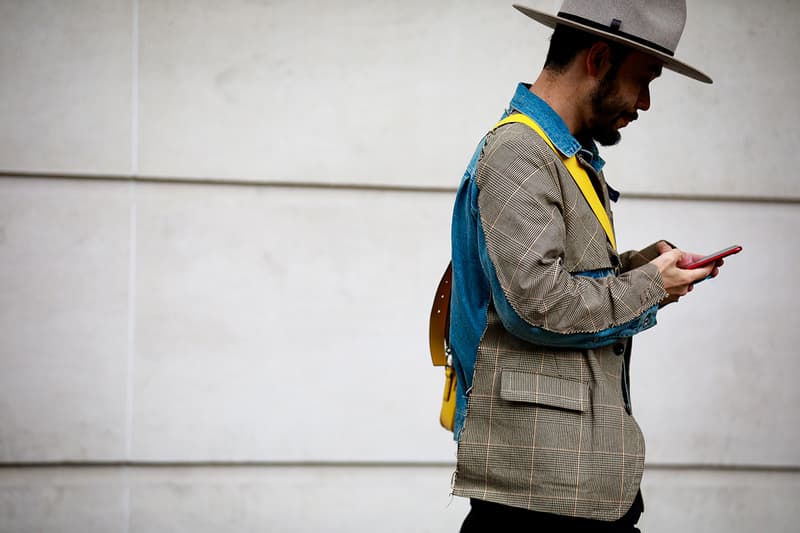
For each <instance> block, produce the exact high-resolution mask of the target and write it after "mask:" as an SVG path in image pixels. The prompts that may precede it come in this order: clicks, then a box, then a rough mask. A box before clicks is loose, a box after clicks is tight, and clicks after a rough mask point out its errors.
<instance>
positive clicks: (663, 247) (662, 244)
mask: <svg viewBox="0 0 800 533" xmlns="http://www.w3.org/2000/svg"><path fill="white" fill-rule="evenodd" d="M672 249H673V248H672V246H670V245H669V244H667V243H666V241H658V243H656V250H658V253H659V254H664V253H667V252H669V251H670V250H672Z"/></svg>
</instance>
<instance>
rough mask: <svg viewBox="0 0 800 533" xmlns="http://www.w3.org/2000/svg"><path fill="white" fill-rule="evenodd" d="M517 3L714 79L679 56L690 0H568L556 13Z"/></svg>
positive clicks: (543, 18)
mask: <svg viewBox="0 0 800 533" xmlns="http://www.w3.org/2000/svg"><path fill="white" fill-rule="evenodd" d="M514 7H515V8H516V9H518V10H519V11H521V12H522V13H524V14H526V15H528V16H529V17H530V18H532V19H533V20H535V21H537V22H541V23H542V24H544V25H545V26H549V27H551V28H554V27H555V26H556V25H557V24H558V25H563V26H569V27H570V28H576V29H579V30H583V31H586V32H589V33H592V34H595V35H599V36H601V37H604V38H606V39H609V40H612V41H616V42H619V43H622V44H624V45H626V46H630V47H631V48H634V49H636V50H641V51H642V52H645V53H648V54H651V55H653V56H656V57H658V58H659V59H661V60H662V61H663V62H664V68H668V69H670V70H673V71H675V72H677V73H679V74H683V75H684V76H689V77H690V78H694V79H696V80H699V81H702V82H704V83H712V81H711V78H709V77H708V76H706V75H705V74H703V73H702V72H700V71H699V70H697V69H696V68H694V67H690V66H689V65H687V64H686V63H683V62H681V61H678V60H677V59H675V48H676V47H677V46H678V41H679V40H680V38H681V34H682V33H683V26H684V24H686V0H564V3H563V4H562V5H561V10H560V11H559V12H558V14H556V15H550V14H548V13H544V12H542V11H537V10H535V9H531V8H529V7H525V6H521V5H518V4H514Z"/></svg>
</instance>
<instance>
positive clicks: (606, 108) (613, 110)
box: [586, 69, 638, 146]
mask: <svg viewBox="0 0 800 533" xmlns="http://www.w3.org/2000/svg"><path fill="white" fill-rule="evenodd" d="M615 70H616V69H612V71H609V72H608V73H607V74H606V76H605V77H604V78H603V79H602V80H601V81H600V85H598V87H597V89H596V90H595V91H594V93H592V96H591V104H592V121H591V123H590V124H589V126H588V128H587V129H586V134H587V135H588V136H590V137H591V138H592V139H594V140H595V141H596V142H597V143H599V144H600V145H602V146H613V145H615V144H617V143H618V142H619V141H620V139H622V134H621V133H620V132H619V127H618V126H617V123H618V122H619V120H620V119H625V120H627V121H628V122H632V121H634V120H636V118H637V117H638V114H637V113H635V112H634V113H631V112H630V111H628V110H629V109H630V106H629V105H627V104H626V103H625V102H623V101H622V99H621V98H620V97H619V95H618V94H617V84H616V72H615Z"/></svg>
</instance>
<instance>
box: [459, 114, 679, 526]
mask: <svg viewBox="0 0 800 533" xmlns="http://www.w3.org/2000/svg"><path fill="white" fill-rule="evenodd" d="M584 166H585V167H586V169H587V171H588V172H589V173H590V176H592V177H593V178H594V179H596V180H597V181H598V183H599V184H600V186H601V190H602V191H601V192H602V193H603V194H602V196H603V198H602V200H603V202H604V204H605V206H606V210H607V211H608V212H609V217H610V216H611V213H610V209H609V204H608V193H607V188H606V185H605V181H604V179H603V176H602V173H599V174H598V173H596V172H594V169H593V168H592V167H591V166H590V165H588V164H586V165H584ZM475 179H476V182H477V187H478V190H479V193H478V200H477V201H478V208H479V217H480V230H481V231H482V238H483V239H484V241H485V247H486V250H487V252H488V256H489V259H490V261H491V268H493V270H494V273H495V274H496V280H497V282H499V285H500V286H501V288H502V291H503V294H504V297H505V300H507V303H508V304H510V306H511V307H513V309H514V311H515V312H516V313H517V314H518V315H519V317H521V318H522V319H523V320H524V321H525V322H527V323H529V324H531V325H535V326H538V327H541V328H543V329H545V330H547V331H550V332H557V333H563V334H567V335H569V334H576V333H585V334H592V333H594V332H599V331H601V330H604V329H605V328H608V327H611V326H615V325H620V324H625V323H627V322H630V321H635V320H637V319H639V318H641V317H642V316H643V315H644V314H645V313H646V311H647V310H648V309H652V308H653V306H657V305H658V303H659V302H661V301H662V300H663V299H664V298H665V297H666V296H667V294H666V292H665V291H664V289H663V281H662V280H661V277H660V275H659V273H658V270H657V268H656V267H655V266H654V265H651V264H648V261H649V260H650V259H652V258H653V257H655V255H656V254H655V247H654V246H653V247H650V248H649V249H647V250H644V251H642V252H629V253H626V254H622V255H621V256H620V255H618V254H617V252H616V251H615V250H614V249H613V248H612V247H611V246H610V245H609V244H608V241H607V239H606V236H605V234H604V232H603V229H602V227H601V226H600V224H599V222H598V221H597V219H596V217H595V215H594V213H593V212H592V211H591V209H590V208H589V206H588V204H587V203H586V200H585V199H584V198H583V196H582V194H581V192H580V190H579V189H578V187H577V185H576V184H575V182H574V180H573V179H572V176H570V174H569V172H568V171H567V170H566V168H565V167H564V165H563V164H562V163H561V160H560V159H559V158H558V157H557V156H556V154H555V153H554V152H553V151H552V150H551V149H550V148H549V147H548V146H547V145H546V144H545V142H544V141H543V140H542V139H541V137H539V136H538V134H536V133H535V132H533V131H532V130H531V129H530V128H528V127H527V126H525V125H522V124H510V125H506V126H503V127H501V128H499V129H498V130H496V131H495V132H494V133H491V134H489V135H488V136H487V138H486V143H485V145H484V149H483V153H482V155H481V157H480V159H479V161H478V166H477V173H476V178H475ZM454 268H455V264H454ZM603 271H605V272H611V273H612V274H611V275H608V276H605V277H601V278H595V277H591V276H584V275H575V274H577V273H585V272H603ZM454 275H456V273H455V271H454ZM455 290H457V287H454V291H455ZM629 356H630V339H622V340H619V341H617V342H615V343H613V344H610V345H606V346H602V347H596V348H591V349H581V348H564V347H561V348H554V347H549V346H545V345H540V344H536V343H534V342H530V341H529V340H524V339H523V338H522V337H520V336H519V335H514V334H512V333H510V332H509V328H508V327H507V326H506V325H504V323H503V321H502V320H501V316H500V314H499V313H498V309H497V307H496V305H495V302H494V301H490V302H489V304H488V308H487V311H486V327H485V330H484V331H483V335H482V337H481V338H480V342H479V344H478V349H477V358H476V360H475V368H474V374H473V375H472V386H471V389H470V391H469V399H468V404H467V405H468V407H467V413H466V421H465V423H464V426H463V430H461V432H460V434H459V441H458V462H457V466H456V476H455V481H454V488H453V491H454V494H456V495H458V496H465V497H474V498H479V499H483V500H488V501H493V502H497V503H503V504H506V505H512V506H516V507H522V508H528V509H532V510H536V511H543V512H549V513H556V514H562V515H569V516H578V517H584V518H592V519H599V520H616V519H618V518H620V517H621V516H622V515H623V514H624V513H625V512H626V511H627V510H628V508H629V507H630V505H631V504H632V502H633V500H634V498H635V496H636V493H637V491H638V489H639V483H640V480H641V476H642V470H643V466H644V439H643V437H642V433H641V430H640V429H639V426H638V425H637V423H636V421H635V420H634V419H633V417H632V416H631V414H630V406H629V404H628V401H627V398H626V392H627V390H626V384H625V380H626V378H625V376H626V372H627V359H628V358H629Z"/></svg>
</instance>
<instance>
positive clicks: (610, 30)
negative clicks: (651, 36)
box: [556, 11, 675, 57]
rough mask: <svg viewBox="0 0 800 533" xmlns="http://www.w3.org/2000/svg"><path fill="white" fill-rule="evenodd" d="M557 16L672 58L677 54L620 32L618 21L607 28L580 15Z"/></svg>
mask: <svg viewBox="0 0 800 533" xmlns="http://www.w3.org/2000/svg"><path fill="white" fill-rule="evenodd" d="M556 16H558V17H560V18H563V19H567V20H571V21H572V22H577V23H579V24H583V25H584V26H589V27H590V28H594V29H596V30H601V31H604V32H606V33H613V34H614V35H619V36H620V37H624V38H626V39H628V40H630V41H633V42H636V43H639V44H641V45H644V46H646V47H648V48H652V49H653V50H656V51H658V52H661V53H662V54H667V55H668V56H670V57H672V56H674V55H675V52H673V51H672V50H670V49H669V48H664V47H663V46H661V45H659V44H656V43H654V42H652V41H648V40H647V39H642V38H641V37H637V36H636V35H631V34H630V33H625V32H624V31H620V30H619V21H617V20H616V19H615V20H614V22H612V23H611V25H609V26H605V25H603V24H600V23H599V22H595V21H593V20H589V19H585V18H583V17H579V16H578V15H573V14H571V13H564V12H563V11H559V13H558V15H556Z"/></svg>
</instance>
